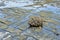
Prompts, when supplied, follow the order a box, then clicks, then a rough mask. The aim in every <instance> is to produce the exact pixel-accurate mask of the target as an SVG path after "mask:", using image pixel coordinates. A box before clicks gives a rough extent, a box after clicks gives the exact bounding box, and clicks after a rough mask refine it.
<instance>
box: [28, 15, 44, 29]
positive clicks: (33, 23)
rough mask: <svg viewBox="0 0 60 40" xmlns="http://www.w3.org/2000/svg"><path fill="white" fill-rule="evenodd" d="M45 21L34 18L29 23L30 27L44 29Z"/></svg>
mask: <svg viewBox="0 0 60 40" xmlns="http://www.w3.org/2000/svg"><path fill="white" fill-rule="evenodd" d="M43 22H44V20H43V19H42V18H41V17H38V16H32V17H31V18H30V20H29V22H28V24H29V25H30V27H41V28H42V27H43Z"/></svg>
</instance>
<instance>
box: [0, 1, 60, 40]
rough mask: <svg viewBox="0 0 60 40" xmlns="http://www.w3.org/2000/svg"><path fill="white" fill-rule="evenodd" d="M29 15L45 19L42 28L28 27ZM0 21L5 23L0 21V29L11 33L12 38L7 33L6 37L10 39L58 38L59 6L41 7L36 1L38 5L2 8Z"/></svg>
mask: <svg viewBox="0 0 60 40" xmlns="http://www.w3.org/2000/svg"><path fill="white" fill-rule="evenodd" d="M50 2H51V1H50ZM40 5H41V4H40ZM31 16H40V17H41V18H43V19H44V20H46V21H47V22H45V23H44V25H43V29H42V30H40V29H39V28H28V27H29V25H28V20H29V18H30V17H31ZM3 19H4V20H3ZM0 21H3V22H4V23H6V24H3V23H0V26H1V27H0V29H2V30H4V32H5V31H8V32H9V33H10V34H11V35H12V36H11V37H12V38H11V37H10V36H9V35H8V36H7V37H6V38H7V39H10V40H12V39H13V40H24V39H25V40H48V39H49V40H60V38H59V37H60V31H59V30H60V8H58V7H56V6H51V5H48V4H47V5H44V6H43V7H42V6H39V3H38V5H34V4H33V5H30V6H29V5H28V6H23V7H19V8H18V7H11V8H3V9H1V12H0ZM0 31H1V30H0ZM2 32H3V31H2ZM8 37H10V38H8ZM1 39H4V38H1Z"/></svg>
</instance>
